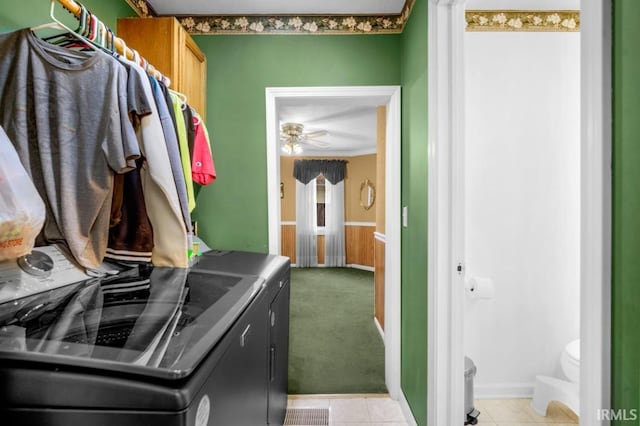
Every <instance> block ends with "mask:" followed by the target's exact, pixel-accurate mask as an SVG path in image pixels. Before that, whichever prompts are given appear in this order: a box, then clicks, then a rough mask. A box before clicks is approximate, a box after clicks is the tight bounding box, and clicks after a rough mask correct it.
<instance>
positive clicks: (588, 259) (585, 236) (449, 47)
mask: <svg viewBox="0 0 640 426" xmlns="http://www.w3.org/2000/svg"><path fill="white" fill-rule="evenodd" d="M465 2H466V0H429V10H428V14H429V35H428V37H429V40H428V49H429V65H428V67H429V68H428V75H429V117H428V119H429V187H428V191H429V193H428V197H429V198H428V199H429V212H428V214H429V218H428V220H429V228H428V232H429V234H428V244H429V259H428V267H429V272H428V281H429V282H428V289H429V290H428V307H429V312H428V369H427V371H428V373H427V374H428V385H427V412H428V424H429V425H430V426H439V425H462V424H463V423H464V413H463V411H464V410H463V395H464V374H463V372H464V363H463V359H464V350H463V312H462V305H463V303H462V301H463V297H464V270H463V271H462V272H463V273H462V274H458V272H457V267H458V265H463V267H464V263H465V262H464V216H463V215H464V209H463V206H464V187H463V183H464V167H463V159H464V131H463V129H464V102H465V98H464V73H463V72H464V68H463V67H464V63H463V59H464V49H463V48H464V44H463V43H464V28H465V23H464V9H465V8H464V6H465ZM581 5H582V10H581V86H582V90H581V140H582V142H581V147H582V149H581V254H580V263H581V270H580V271H581V274H580V275H581V289H580V293H581V297H580V327H581V354H582V356H581V361H580V362H581V376H580V394H581V404H580V406H581V408H580V424H581V425H589V426H592V425H605V424H609V422H608V421H601V420H598V418H597V414H598V411H597V410H598V409H600V408H609V407H610V386H611V383H610V359H611V356H610V354H611V343H610V337H611V331H610V318H611V295H610V293H611V169H610V167H611V124H610V123H611V94H610V91H611V66H610V65H611V47H610V46H611V0H593V1H588V2H581Z"/></svg>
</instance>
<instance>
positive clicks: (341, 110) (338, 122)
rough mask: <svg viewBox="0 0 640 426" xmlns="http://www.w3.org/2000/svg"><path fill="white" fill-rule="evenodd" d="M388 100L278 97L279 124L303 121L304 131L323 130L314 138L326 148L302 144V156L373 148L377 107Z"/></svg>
mask: <svg viewBox="0 0 640 426" xmlns="http://www.w3.org/2000/svg"><path fill="white" fill-rule="evenodd" d="M386 103H387V99H386V98H384V97H368V98H361V97H359V98H348V97H342V98H329V97H327V98H317V97H315V98H278V100H277V104H276V106H277V111H278V120H279V122H280V124H282V123H287V122H293V123H301V124H303V125H304V131H305V132H313V131H316V130H326V131H327V132H328V133H327V134H326V135H325V136H322V137H318V138H316V139H317V140H319V141H322V142H325V143H328V144H329V147H327V148H316V147H311V146H309V145H304V146H303V147H304V151H303V153H302V154H301V155H303V156H327V155H329V156H340V157H348V156H354V155H364V154H373V153H375V152H376V117H377V115H376V107H377V106H379V105H384V104H386Z"/></svg>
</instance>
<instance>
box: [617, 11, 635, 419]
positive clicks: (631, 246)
mask: <svg viewBox="0 0 640 426" xmlns="http://www.w3.org/2000/svg"><path fill="white" fill-rule="evenodd" d="M613 5H614V6H613V11H614V13H613V247H612V250H613V265H612V268H613V274H612V298H613V307H612V313H613V315H612V316H613V317H612V321H613V324H612V336H611V337H612V354H611V355H612V356H611V360H612V389H611V390H612V407H613V408H616V409H626V410H631V409H636V410H638V415H639V416H640V332H639V331H638V328H637V326H635V324H638V319H639V318H640V80H639V77H640V43H639V41H640V27H639V26H638V23H637V18H638V17H639V16H640V2H639V1H638V0H614V2H613ZM614 424H619V425H640V419H637V420H636V421H618V422H614Z"/></svg>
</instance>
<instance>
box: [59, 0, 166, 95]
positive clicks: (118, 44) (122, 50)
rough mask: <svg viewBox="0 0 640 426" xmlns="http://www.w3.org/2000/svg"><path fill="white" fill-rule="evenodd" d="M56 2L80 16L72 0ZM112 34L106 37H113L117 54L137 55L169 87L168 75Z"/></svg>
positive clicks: (132, 56) (79, 10)
mask: <svg viewBox="0 0 640 426" xmlns="http://www.w3.org/2000/svg"><path fill="white" fill-rule="evenodd" d="M58 3H60V4H61V5H62V7H64V8H65V9H67V10H68V11H69V12H70V13H71V14H73V16H75V17H76V18H77V19H80V18H81V16H82V6H80V5H79V4H78V3H77V2H75V1H74V0H58ZM102 25H104V23H102ZM105 28H106V29H108V27H107V26H106V25H105ZM113 34H114V33H113V32H111V31H110V32H109V35H108V36H107V37H113V46H114V47H115V49H116V52H118V53H119V54H121V55H123V56H124V57H126V58H127V59H129V60H132V61H134V60H136V57H139V58H140V59H142V60H143V61H144V63H145V64H146V71H147V73H149V74H151V75H152V76H154V77H155V78H156V79H158V80H162V81H163V82H164V83H165V84H166V86H167V87H169V85H170V84H171V80H170V79H169V77H166V76H164V75H163V74H162V73H161V72H160V71H158V70H157V69H156V68H155V67H154V66H153V65H151V64H150V63H149V62H147V60H146V59H144V57H142V55H136V53H134V51H133V49H131V48H129V47H127V44H126V43H125V42H124V40H122V39H121V38H119V37H116V36H115V35H113ZM140 65H142V64H140Z"/></svg>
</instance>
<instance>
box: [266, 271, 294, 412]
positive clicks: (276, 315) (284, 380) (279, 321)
mask: <svg viewBox="0 0 640 426" xmlns="http://www.w3.org/2000/svg"><path fill="white" fill-rule="evenodd" d="M282 280H283V286H282V289H281V290H280V292H279V293H278V295H277V296H276V297H275V298H274V299H273V301H272V302H271V307H270V309H269V315H270V319H269V326H270V331H269V424H270V425H281V424H283V422H284V417H285V414H286V411H287V391H288V379H289V375H288V368H289V294H290V285H289V277H288V275H287V277H286V278H283V279H282Z"/></svg>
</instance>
